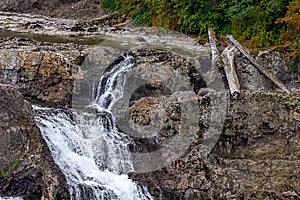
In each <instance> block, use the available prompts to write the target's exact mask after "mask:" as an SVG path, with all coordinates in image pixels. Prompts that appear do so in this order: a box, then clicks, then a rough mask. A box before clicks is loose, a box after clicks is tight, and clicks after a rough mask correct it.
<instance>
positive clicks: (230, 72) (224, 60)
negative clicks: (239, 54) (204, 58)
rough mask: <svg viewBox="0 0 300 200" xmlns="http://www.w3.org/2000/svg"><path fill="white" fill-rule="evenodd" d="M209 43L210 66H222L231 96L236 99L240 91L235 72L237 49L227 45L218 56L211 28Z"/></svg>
mask: <svg viewBox="0 0 300 200" xmlns="http://www.w3.org/2000/svg"><path fill="white" fill-rule="evenodd" d="M208 37H209V45H210V49H211V56H212V66H213V68H214V70H215V71H216V70H218V68H223V69H224V71H225V74H226V79H227V82H228V85H229V90H230V94H231V97H232V98H233V99H236V98H237V97H238V95H239V93H240V83H239V80H238V77H237V74H236V70H235V64H234V57H235V52H236V51H237V49H236V48H235V47H234V46H230V47H227V48H226V49H225V50H224V51H223V53H222V55H221V56H220V54H219V51H218V49H217V44H216V41H217V39H216V37H215V34H214V32H213V31H212V30H210V29H209V30H208Z"/></svg>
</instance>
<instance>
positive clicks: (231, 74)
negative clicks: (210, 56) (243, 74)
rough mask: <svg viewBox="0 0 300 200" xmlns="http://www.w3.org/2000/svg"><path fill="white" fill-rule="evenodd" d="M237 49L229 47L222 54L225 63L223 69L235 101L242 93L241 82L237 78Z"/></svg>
mask: <svg viewBox="0 0 300 200" xmlns="http://www.w3.org/2000/svg"><path fill="white" fill-rule="evenodd" d="M236 52H237V49H236V47H235V46H232V45H230V46H228V47H226V48H225V49H224V51H223V52H222V54H221V60H222V62H223V68H224V71H225V74H226V78H227V81H228V85H229V90H230V94H231V96H232V98H233V99H237V97H238V95H239V94H240V92H241V87H240V82H239V79H238V77H237V73H236V69H235V64H234V59H235V54H236Z"/></svg>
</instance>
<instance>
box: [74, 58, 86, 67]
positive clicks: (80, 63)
mask: <svg viewBox="0 0 300 200" xmlns="http://www.w3.org/2000/svg"><path fill="white" fill-rule="evenodd" d="M84 59H85V57H84V56H78V57H77V58H75V60H74V63H75V64H76V65H79V66H81V65H82V63H83V61H84Z"/></svg>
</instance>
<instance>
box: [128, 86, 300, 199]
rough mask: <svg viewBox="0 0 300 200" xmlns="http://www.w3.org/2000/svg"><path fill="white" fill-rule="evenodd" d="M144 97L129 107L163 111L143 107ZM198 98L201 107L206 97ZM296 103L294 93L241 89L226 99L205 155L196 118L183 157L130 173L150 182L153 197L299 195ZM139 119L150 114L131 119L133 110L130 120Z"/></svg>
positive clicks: (297, 98)
mask: <svg viewBox="0 0 300 200" xmlns="http://www.w3.org/2000/svg"><path fill="white" fill-rule="evenodd" d="M152 98H153V97H152ZM165 98H166V97H157V99H156V100H155V102H163V100H162V99H165ZM147 99H149V97H144V98H142V99H140V100H139V101H138V102H136V103H135V104H134V105H133V106H132V107H131V110H135V108H138V110H147V111H148V113H151V112H152V113H153V112H159V111H158V110H160V112H167V109H166V108H168V106H164V107H162V106H157V105H153V106H149V105H147V104H145V103H144V102H145V101H149V100H147ZM201 99H202V100H201V101H200V102H199V103H200V107H201V108H203V109H205V104H206V103H208V105H209V100H207V99H209V96H206V97H204V98H201ZM205 99H206V100H205ZM152 101H153V100H152ZM205 102H206V103H205ZM299 103H300V95H293V96H289V95H283V94H276V93H263V92H261V93H259V92H243V93H242V94H241V96H240V98H239V99H238V100H235V101H232V102H231V103H230V109H229V112H228V113H227V117H226V122H225V125H224V127H223V131H222V134H221V136H220V139H219V141H218V143H217V144H216V146H215V147H214V149H213V150H212V152H211V154H210V155H209V156H207V157H204V158H203V157H200V156H199V152H200V148H201V147H202V144H201V135H203V134H204V132H205V130H206V129H207V127H205V126H201V124H202V125H206V124H205V123H200V132H201V133H202V134H201V133H200V134H199V137H200V138H198V140H196V141H194V142H193V144H192V145H191V148H190V150H189V151H188V152H187V154H186V155H185V156H183V157H182V158H180V159H177V160H174V161H173V162H172V163H171V164H170V165H168V166H167V167H164V168H162V169H160V170H157V171H153V172H149V173H145V174H131V176H132V178H133V179H135V180H139V181H141V182H142V183H144V184H145V185H150V193H151V194H152V195H153V196H154V197H155V199H160V198H162V199H243V198H245V199H299V198H300V188H299V185H300V182H299V181H300V177H299V174H300V171H299V167H300V160H299V154H300V146H299V144H300V135H299V133H300V121H299V113H300V110H299ZM142 105H143V106H142ZM163 105H168V102H164V103H163ZM141 106H142V108H140V107H141ZM163 108H165V111H162V109H163ZM206 111H209V110H206ZM148 117H149V119H148ZM138 119H139V120H138ZM145 120H146V121H147V120H148V121H151V115H149V114H148V115H147V114H146V115H145V116H144V117H143V115H140V118H137V117H136V114H134V112H133V115H132V122H134V123H136V124H137V125H139V126H143V125H144V122H145ZM165 122H166V123H165V125H166V127H167V125H168V124H170V122H174V120H172V119H171V118H170V117H169V120H165ZM169 128H170V129H169V130H172V126H170V125H169ZM163 138H164V137H162V136H161V137H160V138H159V139H163ZM149 141H151V140H149ZM150 144H151V143H150ZM144 145H146V146H147V145H148V143H147V142H145V143H144ZM151 150H153V149H151Z"/></svg>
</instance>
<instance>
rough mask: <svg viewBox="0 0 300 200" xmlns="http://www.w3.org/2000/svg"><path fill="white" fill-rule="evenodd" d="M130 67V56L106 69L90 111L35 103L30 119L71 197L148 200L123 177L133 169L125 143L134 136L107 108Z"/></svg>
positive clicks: (118, 94) (142, 189)
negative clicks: (65, 182) (62, 177)
mask: <svg viewBox="0 0 300 200" xmlns="http://www.w3.org/2000/svg"><path fill="white" fill-rule="evenodd" d="M133 67H135V60H134V58H133V57H132V56H131V55H124V56H123V59H122V60H121V61H120V62H119V63H117V64H115V65H114V67H112V68H111V69H110V70H109V71H107V72H106V73H105V74H104V75H103V76H102V77H101V78H100V81H99V85H98V88H97V93H96V98H95V100H94V101H93V102H91V104H90V105H89V109H87V110H90V111H79V110H72V111H64V110H60V109H53V108H42V107H38V106H34V115H35V120H36V122H37V124H38V126H39V127H40V129H41V133H42V135H43V137H44V139H45V140H46V143H47V145H48V147H49V149H50V151H51V154H52V157H53V158H54V160H55V162H56V163H57V164H58V166H59V167H60V169H61V170H62V172H63V173H64V174H65V176H66V179H67V182H68V184H69V186H70V187H69V188H70V189H69V190H70V196H71V199H76V200H77V199H78V200H82V199H86V200H101V199H107V200H108V199H111V200H117V199H118V200H138V199H141V200H148V199H152V198H151V196H150V194H149V193H148V191H147V188H145V187H142V186H140V185H138V184H136V183H135V182H133V181H132V180H130V179H129V178H128V176H127V173H128V171H130V170H133V167H132V162H131V155H130V151H129V147H128V145H129V144H133V141H132V140H131V139H130V137H128V136H127V135H125V134H124V133H122V132H119V130H118V129H117V126H116V122H115V118H114V116H113V115H112V113H111V108H112V106H113V105H114V103H115V102H116V101H117V100H118V99H119V98H122V95H123V93H122V91H123V90H122V89H123V86H124V84H125V81H126V80H125V76H124V74H125V73H126V72H127V71H129V70H131V69H132V68H133Z"/></svg>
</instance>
